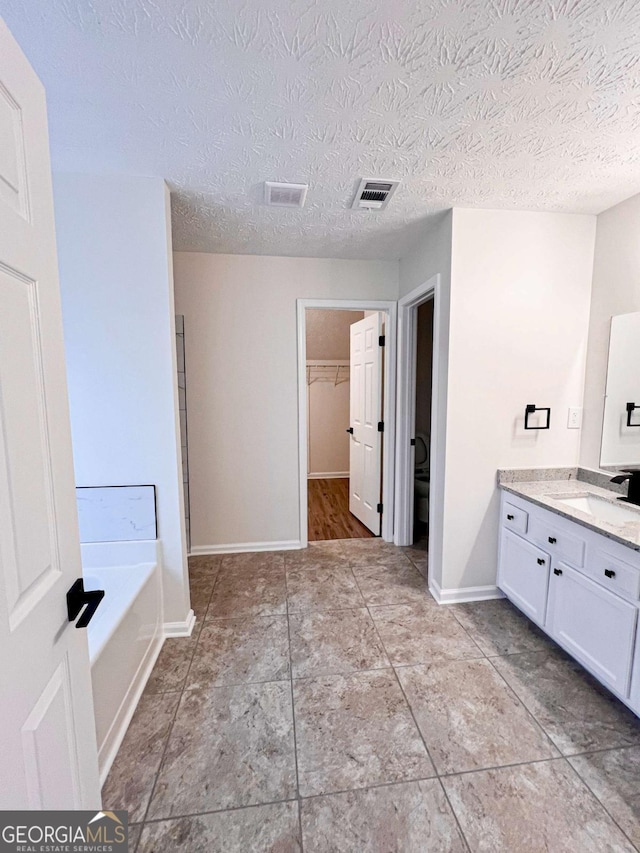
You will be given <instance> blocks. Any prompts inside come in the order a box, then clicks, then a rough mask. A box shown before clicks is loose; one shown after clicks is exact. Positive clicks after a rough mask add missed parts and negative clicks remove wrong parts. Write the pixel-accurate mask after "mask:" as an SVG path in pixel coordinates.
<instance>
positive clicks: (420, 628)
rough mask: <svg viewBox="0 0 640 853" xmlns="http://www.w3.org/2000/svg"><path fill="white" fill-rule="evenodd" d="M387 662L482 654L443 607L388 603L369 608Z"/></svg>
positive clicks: (471, 656) (421, 661)
mask: <svg viewBox="0 0 640 853" xmlns="http://www.w3.org/2000/svg"><path fill="white" fill-rule="evenodd" d="M370 612H371V616H372V617H373V621H374V622H375V624H376V628H377V629H378V632H379V634H380V637H381V638H382V642H383V644H384V647H385V649H386V651H387V654H388V655H389V659H390V660H391V663H392V664H394V665H397V666H403V665H407V664H417V663H435V662H437V661H441V660H466V659H470V658H481V657H483V654H482V652H481V651H480V649H479V648H478V647H477V645H476V644H475V643H474V642H473V640H472V639H471V638H470V637H469V635H468V634H467V632H466V631H465V630H464V628H461V627H460V625H459V623H458V622H457V621H456V620H455V619H454V617H453V616H452V615H451V614H450V613H449V612H448V610H447V609H445V608H437V607H433V605H431V604H427V605H425V604H422V603H420V604H392V605H384V606H378V607H371V609H370Z"/></svg>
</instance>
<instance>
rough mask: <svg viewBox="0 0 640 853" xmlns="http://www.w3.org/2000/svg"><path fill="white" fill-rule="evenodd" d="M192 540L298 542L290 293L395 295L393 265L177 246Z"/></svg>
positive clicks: (216, 544) (204, 544)
mask: <svg viewBox="0 0 640 853" xmlns="http://www.w3.org/2000/svg"><path fill="white" fill-rule="evenodd" d="M174 261H175V282H176V308H177V313H178V314H184V318H185V342H186V362H187V396H188V401H187V404H188V409H189V473H190V491H191V541H192V550H195V551H197V550H201V551H206V550H208V549H216V548H218V549H220V548H222V547H224V546H227V545H238V544H244V545H247V544H248V543H263V542H265V543H278V542H289V543H291V542H298V541H299V540H300V530H299V510H298V499H299V495H298V490H299V479H298V478H299V475H298V412H297V341H296V299H297V298H309V299H312V298H317V299H323V298H324V299H328V298H332V299H372V300H374V299H395V298H397V295H398V264H397V262H394V261H388V262H387V261H351V260H330V259H314V258H285V257H260V256H252V255H209V254H200V253H192V252H186V253H185V252H178V253H176V254H175V256H174Z"/></svg>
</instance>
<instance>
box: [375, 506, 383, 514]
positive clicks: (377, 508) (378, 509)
mask: <svg viewBox="0 0 640 853" xmlns="http://www.w3.org/2000/svg"><path fill="white" fill-rule="evenodd" d="M376 512H379V513H380V515H382V504H378V506H377V507H376Z"/></svg>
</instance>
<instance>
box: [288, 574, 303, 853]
mask: <svg viewBox="0 0 640 853" xmlns="http://www.w3.org/2000/svg"><path fill="white" fill-rule="evenodd" d="M284 593H285V602H286V609H287V611H286V612H287V641H288V648H289V687H290V691H291V722H292V727H293V760H294V764H295V768H296V793H297V797H296V802H297V804H298V832H299V833H300V853H304V841H303V839H302V804H301V797H300V771H299V768H298V737H297V732H296V706H295V700H294V696H293V655H292V654H291V622H290V619H289V587H288V585H287V571H286V567H285V573H284Z"/></svg>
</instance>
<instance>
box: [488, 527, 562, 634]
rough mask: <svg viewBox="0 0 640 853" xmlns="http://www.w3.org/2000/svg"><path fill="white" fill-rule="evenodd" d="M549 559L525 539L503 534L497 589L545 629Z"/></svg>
mask: <svg viewBox="0 0 640 853" xmlns="http://www.w3.org/2000/svg"><path fill="white" fill-rule="evenodd" d="M549 565H550V558H549V555H548V554H546V553H545V552H544V551H541V550H540V548H536V546H535V545H531V544H530V543H529V542H527V541H526V540H525V539H522V538H521V537H520V536H517V535H516V534H515V533H512V532H511V531H510V530H503V532H502V539H501V542H500V561H499V564H498V586H499V587H500V589H501V590H502V591H503V592H504V594H505V595H506V596H507V598H509V599H510V600H511V601H512V602H513V603H514V604H515V605H516V607H519V608H520V610H522V612H523V613H526V614H527V616H528V617H529V618H530V619H533V621H534V622H536V623H537V624H538V625H540V626H544V618H545V611H546V608H547V590H548V588H549Z"/></svg>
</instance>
